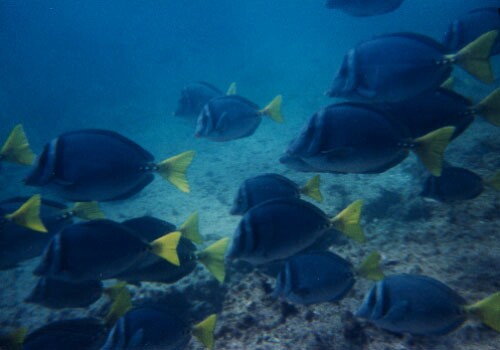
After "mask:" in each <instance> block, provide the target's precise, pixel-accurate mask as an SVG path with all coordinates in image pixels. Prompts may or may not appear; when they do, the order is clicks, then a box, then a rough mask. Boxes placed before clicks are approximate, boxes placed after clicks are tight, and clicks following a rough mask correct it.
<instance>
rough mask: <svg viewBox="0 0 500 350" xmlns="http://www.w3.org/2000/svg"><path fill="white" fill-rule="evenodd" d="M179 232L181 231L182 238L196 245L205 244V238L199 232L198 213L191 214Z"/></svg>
mask: <svg viewBox="0 0 500 350" xmlns="http://www.w3.org/2000/svg"><path fill="white" fill-rule="evenodd" d="M179 231H181V233H182V236H184V237H186V238H187V239H189V240H190V241H191V242H194V243H196V244H201V243H203V238H202V237H201V235H200V230H199V219H198V213H193V214H191V215H190V216H189V217H188V218H187V219H186V221H185V222H184V223H183V224H182V225H181V227H180V228H179Z"/></svg>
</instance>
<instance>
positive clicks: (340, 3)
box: [326, 0, 403, 17]
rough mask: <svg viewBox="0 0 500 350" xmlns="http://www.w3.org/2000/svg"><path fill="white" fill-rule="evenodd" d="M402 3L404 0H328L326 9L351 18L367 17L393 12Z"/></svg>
mask: <svg viewBox="0 0 500 350" xmlns="http://www.w3.org/2000/svg"><path fill="white" fill-rule="evenodd" d="M402 3H403V0H326V7H327V8H330V9H336V10H340V11H343V12H345V13H347V14H349V15H351V16H356V17H366V16H376V15H382V14H384V13H388V12H392V11H394V10H396V9H397V8H398V7H399V6H401V4H402Z"/></svg>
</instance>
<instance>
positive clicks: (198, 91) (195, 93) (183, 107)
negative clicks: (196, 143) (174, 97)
mask: <svg viewBox="0 0 500 350" xmlns="http://www.w3.org/2000/svg"><path fill="white" fill-rule="evenodd" d="M235 93H236V84H235V83H232V84H231V85H230V86H229V89H228V91H227V93H226V94H227V95H233V94H235ZM219 96H224V93H223V92H222V91H220V90H219V89H218V88H216V87H215V86H213V85H212V84H209V83H206V82H204V81H196V82H193V83H190V84H187V85H186V86H185V87H184V88H183V89H182V91H181V97H180V98H179V101H178V102H177V109H176V110H175V112H174V115H175V116H189V115H196V116H198V115H199V114H200V111H201V109H202V108H203V106H204V105H205V104H207V103H208V101H210V100H211V99H213V98H215V97H219Z"/></svg>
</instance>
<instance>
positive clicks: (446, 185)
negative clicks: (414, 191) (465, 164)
mask: <svg viewBox="0 0 500 350" xmlns="http://www.w3.org/2000/svg"><path fill="white" fill-rule="evenodd" d="M485 185H489V186H491V187H493V188H495V189H497V190H500V173H499V174H497V175H496V176H495V177H493V178H492V179H491V180H486V181H485V180H483V179H482V178H481V177H480V176H479V175H478V174H476V173H474V172H472V171H470V170H467V169H464V168H458V167H452V166H448V167H445V168H444V169H443V172H442V173H441V176H439V177H435V176H429V177H427V179H426V180H425V182H424V189H423V191H422V193H421V195H422V196H423V197H427V198H432V199H435V200H437V201H439V202H444V203H450V202H455V201H463V200H468V199H473V198H476V197H477V196H479V195H480V194H481V193H483V191H484V187H485Z"/></svg>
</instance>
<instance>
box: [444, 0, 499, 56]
mask: <svg viewBox="0 0 500 350" xmlns="http://www.w3.org/2000/svg"><path fill="white" fill-rule="evenodd" d="M491 30H500V15H499V14H498V7H484V8H478V9H474V10H471V11H469V12H467V13H466V14H465V15H464V16H462V17H460V18H458V19H456V20H454V21H453V22H451V23H450V25H449V26H448V29H447V31H446V33H445V35H444V38H443V44H444V45H445V46H446V47H447V48H448V49H449V50H450V51H458V50H460V49H461V48H463V47H464V46H466V45H467V44H469V43H470V42H472V41H474V39H476V38H477V37H478V36H480V35H481V34H484V33H486V32H489V31H491ZM499 53H500V38H497V39H496V41H495V44H494V45H493V49H492V50H491V54H492V55H498V54H499Z"/></svg>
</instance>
